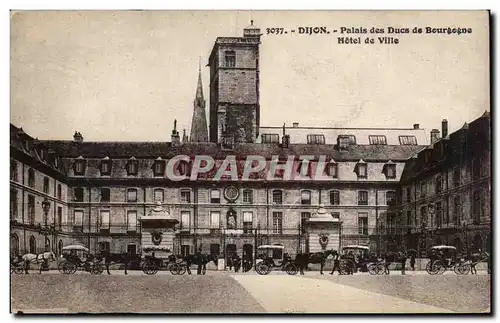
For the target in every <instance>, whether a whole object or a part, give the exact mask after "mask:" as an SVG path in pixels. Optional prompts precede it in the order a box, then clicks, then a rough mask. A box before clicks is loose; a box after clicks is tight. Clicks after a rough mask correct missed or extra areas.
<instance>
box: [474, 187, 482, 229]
mask: <svg viewBox="0 0 500 323" xmlns="http://www.w3.org/2000/svg"><path fill="white" fill-rule="evenodd" d="M481 216H482V198H481V191H479V190H478V191H474V192H473V193H472V219H473V221H474V224H479V223H481Z"/></svg>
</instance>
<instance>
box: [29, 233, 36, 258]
mask: <svg viewBox="0 0 500 323" xmlns="http://www.w3.org/2000/svg"><path fill="white" fill-rule="evenodd" d="M30 253H33V254H36V239H35V237H34V236H30Z"/></svg>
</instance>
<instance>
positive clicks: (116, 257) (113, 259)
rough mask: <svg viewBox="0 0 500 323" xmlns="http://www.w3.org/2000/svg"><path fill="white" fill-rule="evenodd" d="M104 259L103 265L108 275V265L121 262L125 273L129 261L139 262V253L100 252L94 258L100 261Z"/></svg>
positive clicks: (109, 273)
mask: <svg viewBox="0 0 500 323" xmlns="http://www.w3.org/2000/svg"><path fill="white" fill-rule="evenodd" d="M103 259H104V265H105V266H106V272H107V273H108V275H111V272H110V271H109V266H110V265H114V264H123V265H125V274H127V268H128V265H129V264H130V263H139V262H140V259H141V256H140V255H131V254H128V253H126V252H125V253H110V252H102V253H101V254H98V255H97V256H96V260H97V261H98V262H101V261H102V260H103Z"/></svg>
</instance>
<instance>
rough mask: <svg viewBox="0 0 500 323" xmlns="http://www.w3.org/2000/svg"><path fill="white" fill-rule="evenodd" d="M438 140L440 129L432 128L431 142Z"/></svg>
mask: <svg viewBox="0 0 500 323" xmlns="http://www.w3.org/2000/svg"><path fill="white" fill-rule="evenodd" d="M438 140H439V130H438V129H432V130H431V144H433V143H435V142H436V141H438Z"/></svg>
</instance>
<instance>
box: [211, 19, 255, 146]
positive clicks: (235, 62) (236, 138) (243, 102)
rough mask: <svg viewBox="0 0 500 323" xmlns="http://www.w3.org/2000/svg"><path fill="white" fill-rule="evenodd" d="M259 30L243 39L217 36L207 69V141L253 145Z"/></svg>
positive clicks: (252, 30) (252, 29)
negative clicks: (224, 139) (208, 110)
mask: <svg viewBox="0 0 500 323" xmlns="http://www.w3.org/2000/svg"><path fill="white" fill-rule="evenodd" d="M260 36H261V33H260V29H259V28H257V27H255V26H254V25H253V21H252V22H251V25H250V26H249V27H247V28H245V29H244V30H243V37H218V38H217V39H216V41H215V44H214V47H213V49H212V53H211V54H210V58H209V60H208V61H209V62H208V65H209V66H210V141H211V142H217V143H219V142H221V141H222V139H223V138H229V140H231V141H233V142H236V143H242V142H255V140H256V138H257V136H258V134H259V117H260V116H259V114H260V111H259V110H260V106H259V45H260Z"/></svg>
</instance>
